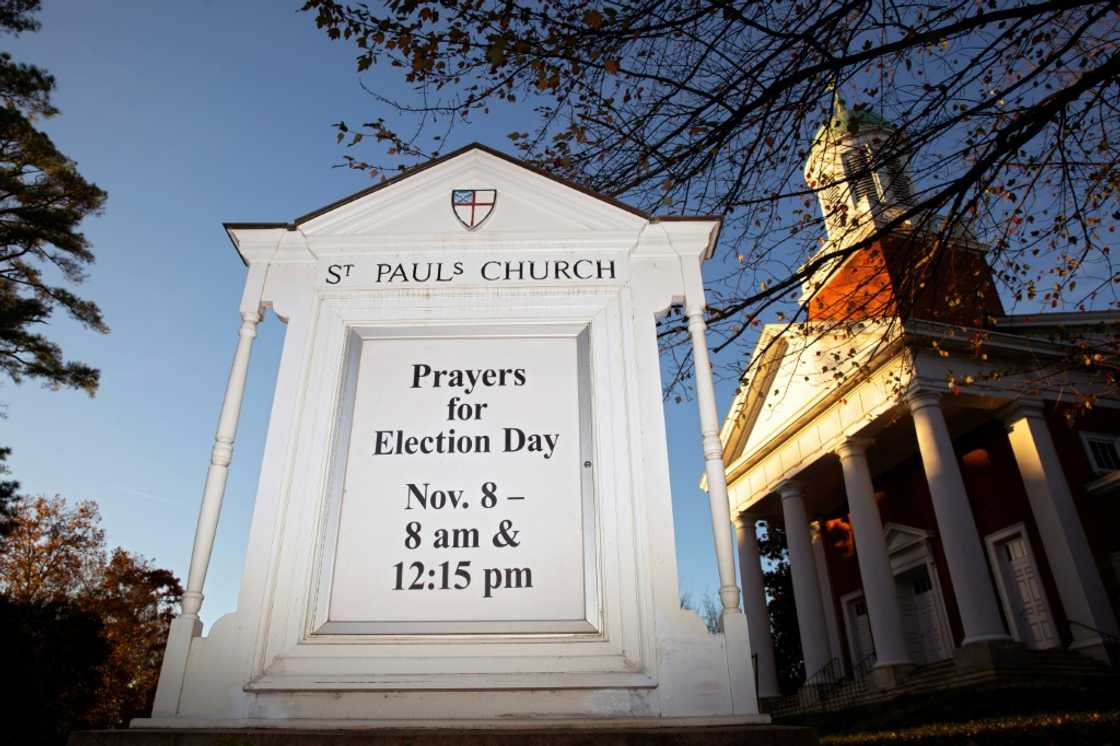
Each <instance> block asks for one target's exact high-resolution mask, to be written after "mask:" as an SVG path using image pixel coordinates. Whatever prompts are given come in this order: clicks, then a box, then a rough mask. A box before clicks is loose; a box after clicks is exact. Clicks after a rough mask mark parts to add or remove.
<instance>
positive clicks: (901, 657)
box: [836, 438, 911, 667]
mask: <svg viewBox="0 0 1120 746" xmlns="http://www.w3.org/2000/svg"><path fill="white" fill-rule="evenodd" d="M870 444H871V441H870V440H867V439H864V438H849V439H848V440H846V441H845V442H844V443H843V444H842V445H841V446H840V447H839V448H837V449H836V453H837V455H838V456H840V466H841V467H842V468H843V470H844V489H845V491H846V492H847V493H848V509H849V510H850V511H851V514H852V533H853V534H854V535H855V539H856V557H857V558H858V560H859V575H860V579H861V580H862V581H863V597H864V600H865V601H866V602H867V614H868V616H869V617H870V618H871V636H872V637H873V638H874V640H875V657H876V662H875V666H876V667H881V666H897V665H906V664H909V663H910V662H911V661H910V653H909V652H908V651H907V650H906V639H905V638H904V636H903V634H902V615H901V613H900V612H899V609H898V594H897V592H896V591H895V585H894V575H893V574H892V573H891V564H890V559H889V558H888V557H887V545H886V542H884V541H883V521H882V518H880V517H879V506H878V505H876V504H875V489H874V488H873V487H872V486H871V470H870V469H869V468H868V466H867V453H866V451H867V446H868V445H870Z"/></svg>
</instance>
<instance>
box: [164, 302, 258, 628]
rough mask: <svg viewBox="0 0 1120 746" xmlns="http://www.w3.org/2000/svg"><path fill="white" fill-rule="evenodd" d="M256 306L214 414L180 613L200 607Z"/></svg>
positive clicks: (192, 613) (193, 613) (244, 324)
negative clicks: (218, 411) (217, 412)
mask: <svg viewBox="0 0 1120 746" xmlns="http://www.w3.org/2000/svg"><path fill="white" fill-rule="evenodd" d="M260 320H261V314H260V310H259V309H258V310H256V311H242V313H241V329H240V330H239V332H238V339H237V351H236V352H235V353H234V355H233V368H232V369H231V370H230V372H229V382H228V383H227V384H226V395H225V399H223V401H222V412H221V414H220V415H219V416H218V431H217V433H216V434H215V435H214V447H213V448H212V449H211V450H210V467H209V468H208V469H207V470H206V484H205V487H203V490H202V507H201V508H200V509H199V512H198V526H197V527H196V528H195V532H194V549H193V550H192V551H191V567H190V572H189V574H188V575H187V589H186V590H185V591H184V592H183V614H182V616H184V617H188V618H190V617H193V618H196V619H197V618H198V612H199V610H200V609H201V608H202V587H203V585H205V583H206V570H207V568H208V567H209V565H210V553H211V550H212V549H213V548H214V536H215V535H216V534H217V533H218V516H219V515H220V514H221V512H222V499H223V498H224V497H225V493H226V478H227V477H228V476H229V465H230V462H231V461H232V460H233V442H234V439H235V438H236V437H237V421H238V419H240V417H241V402H242V400H243V399H244V397H245V377H246V376H247V375H248V373H249V353H250V352H251V351H252V348H253V339H254V337H256V336H257V324H258V323H260Z"/></svg>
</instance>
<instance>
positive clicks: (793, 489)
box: [777, 479, 805, 501]
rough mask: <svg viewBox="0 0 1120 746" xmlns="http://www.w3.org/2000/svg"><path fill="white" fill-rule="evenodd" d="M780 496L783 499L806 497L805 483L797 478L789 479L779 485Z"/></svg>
mask: <svg viewBox="0 0 1120 746" xmlns="http://www.w3.org/2000/svg"><path fill="white" fill-rule="evenodd" d="M777 492H778V496H779V497H780V498H781V499H782V500H783V501H785V500H792V499H793V498H795V497H797V498H802V499H804V497H805V483H804V482H802V481H799V480H797V479H787V480H786V481H784V482H782V483H781V484H779V485H778V489H777Z"/></svg>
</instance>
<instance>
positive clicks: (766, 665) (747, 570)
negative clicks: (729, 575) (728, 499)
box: [735, 513, 781, 697]
mask: <svg viewBox="0 0 1120 746" xmlns="http://www.w3.org/2000/svg"><path fill="white" fill-rule="evenodd" d="M735 534H736V537H737V538H738V540H739V576H740V578H741V582H742V585H743V609H744V610H745V611H746V613H747V625H748V629H749V630H750V637H751V652H752V653H753V654H754V657H755V665H756V667H757V674H756V676H757V679H758V696H759V697H777V696H779V695H780V694H781V692H780V691H779V690H778V669H777V666H776V665H775V663H774V641H773V640H772V639H771V637H770V614H769V612H768V611H767V610H766V589H765V586H764V585H763V580H762V560H761V558H760V557H759V554H758V536H757V534H756V533H755V523H754V519H753V518H751V517H750V516H748V515H747V514H746V513H741V514H740V515H739V517H738V518H736V519H735Z"/></svg>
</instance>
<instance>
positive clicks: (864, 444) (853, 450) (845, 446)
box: [836, 436, 875, 459]
mask: <svg viewBox="0 0 1120 746" xmlns="http://www.w3.org/2000/svg"><path fill="white" fill-rule="evenodd" d="M874 442H875V439H874V438H866V437H858V436H857V437H852V438H845V439H844V440H843V441H842V442H841V443H840V445H838V446H836V455H837V456H839V457H840V458H841V459H848V458H854V457H856V456H864V455H866V454H867V449H868V448H870V447H871V445H872V444H873V443H874Z"/></svg>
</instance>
